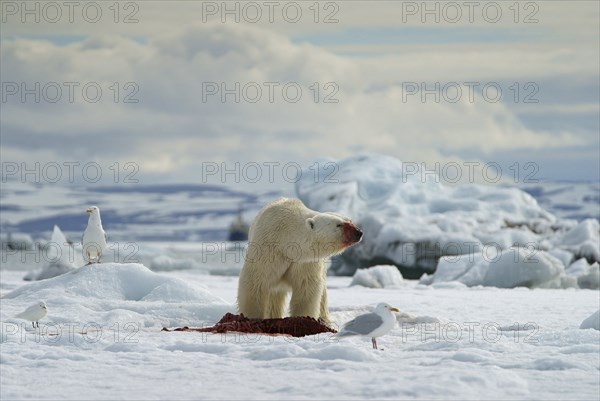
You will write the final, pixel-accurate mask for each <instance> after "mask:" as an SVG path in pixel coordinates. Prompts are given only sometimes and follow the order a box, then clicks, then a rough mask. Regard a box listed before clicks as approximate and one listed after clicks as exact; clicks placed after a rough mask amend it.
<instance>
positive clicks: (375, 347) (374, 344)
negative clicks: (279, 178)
mask: <svg viewBox="0 0 600 401" xmlns="http://www.w3.org/2000/svg"><path fill="white" fill-rule="evenodd" d="M371 342H372V343H373V349H377V341H376V340H375V337H371Z"/></svg>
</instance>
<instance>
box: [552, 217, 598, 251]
mask: <svg viewBox="0 0 600 401" xmlns="http://www.w3.org/2000/svg"><path fill="white" fill-rule="evenodd" d="M554 242H555V244H557V245H560V246H561V247H564V249H566V250H568V251H571V252H573V253H575V254H576V255H578V256H580V257H585V258H587V259H590V260H596V261H598V260H600V247H599V246H598V244H599V243H600V223H599V222H598V220H594V219H586V220H584V221H582V222H580V223H579V224H577V225H576V226H575V227H573V228H572V229H570V230H569V231H568V232H567V233H565V234H564V235H562V236H559V237H558V238H555V239H554Z"/></svg>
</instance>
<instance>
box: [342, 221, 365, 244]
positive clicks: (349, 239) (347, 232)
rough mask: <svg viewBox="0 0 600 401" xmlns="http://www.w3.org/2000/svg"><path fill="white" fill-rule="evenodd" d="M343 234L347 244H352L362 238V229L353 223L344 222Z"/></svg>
mask: <svg viewBox="0 0 600 401" xmlns="http://www.w3.org/2000/svg"><path fill="white" fill-rule="evenodd" d="M342 235H343V237H344V243H345V245H346V246H350V245H352V244H355V243H357V242H359V241H360V240H361V238H362V235H363V233H362V231H360V229H359V228H358V227H356V226H355V225H354V224H352V223H344V225H343V227H342Z"/></svg>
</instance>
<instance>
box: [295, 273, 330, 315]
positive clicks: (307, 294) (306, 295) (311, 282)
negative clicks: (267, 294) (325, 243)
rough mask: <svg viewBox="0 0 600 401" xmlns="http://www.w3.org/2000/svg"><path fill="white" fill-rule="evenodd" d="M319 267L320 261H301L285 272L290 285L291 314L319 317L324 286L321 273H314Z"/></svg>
mask: <svg viewBox="0 0 600 401" xmlns="http://www.w3.org/2000/svg"><path fill="white" fill-rule="evenodd" d="M320 268H321V264H320V263H316V262H315V263H303V264H299V265H296V266H294V268H293V269H290V271H288V273H287V274H286V282H288V283H290V285H291V286H292V299H291V301H290V315H291V316H310V317H312V318H315V319H318V318H319V316H320V307H321V299H322V297H323V289H324V287H325V282H324V281H323V278H322V275H321V274H320V273H318V274H315V270H317V269H318V270H320Z"/></svg>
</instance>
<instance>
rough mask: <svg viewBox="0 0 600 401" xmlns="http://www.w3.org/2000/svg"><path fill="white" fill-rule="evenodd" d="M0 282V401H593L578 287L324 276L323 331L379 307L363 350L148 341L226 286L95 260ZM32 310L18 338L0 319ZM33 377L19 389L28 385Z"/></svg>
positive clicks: (330, 339)
mask: <svg viewBox="0 0 600 401" xmlns="http://www.w3.org/2000/svg"><path fill="white" fill-rule="evenodd" d="M22 276H23V272H22V271H10V270H3V271H2V272H1V276H0V277H1V279H0V289H1V291H2V296H3V298H2V299H1V309H0V320H1V328H2V333H1V340H0V341H1V342H0V345H1V347H0V362H1V364H0V398H2V399H140V398H143V399H199V398H203V399H281V398H285V399H323V398H327V399H432V398H436V399H481V398H486V399H488V398H489V399H509V398H510V399H565V400H566V399H573V398H577V399H590V400H596V399H598V395H599V394H598V392H599V388H600V378H599V376H598V369H599V368H600V361H599V359H598V353H599V352H600V345H599V344H600V342H599V340H600V333H599V332H598V331H597V330H581V329H580V328H579V326H580V324H581V322H582V321H583V320H584V319H586V318H587V317H588V316H590V314H592V313H593V312H594V311H596V310H598V307H599V305H598V292H597V291H594V290H585V289H571V290H562V289H561V290H559V289H526V288H520V289H499V288H494V287H479V286H475V287H466V286H464V285H462V284H461V286H460V287H457V286H456V285H447V284H450V283H439V284H444V285H445V286H444V285H437V284H434V285H429V286H426V285H422V284H419V283H418V282H416V281H411V280H403V281H402V284H401V286H400V287H399V288H398V287H396V288H366V287H362V286H349V284H350V282H351V280H352V279H351V278H350V277H335V276H334V277H328V278H327V280H328V291H329V302H330V309H331V312H332V318H333V320H334V322H335V324H336V325H338V327H340V326H341V324H343V323H344V322H347V321H349V320H351V319H353V318H354V317H356V316H358V315H359V314H362V313H365V312H369V311H372V310H373V307H374V306H375V305H376V304H377V303H379V302H381V301H384V302H387V303H389V304H391V305H393V306H396V307H398V308H399V309H400V310H401V311H402V312H401V313H399V314H398V316H397V321H398V325H397V326H396V327H395V328H394V329H392V331H391V332H390V333H388V334H387V335H386V336H384V337H381V338H380V339H379V340H378V345H379V347H381V348H384V349H385V351H379V350H373V349H372V348H371V343H370V339H368V338H362V337H352V338H341V339H337V338H335V336H332V335H330V334H327V335H317V336H310V337H305V338H289V337H278V336H275V337H273V336H261V335H256V334H252V335H250V334H240V333H231V334H228V335H221V334H208V333H184V332H161V331H160V330H161V328H162V327H163V326H168V327H179V326H184V325H188V326H191V327H201V326H206V325H212V324H214V323H215V322H216V321H217V320H218V319H219V318H220V317H221V316H222V315H223V314H224V313H226V312H233V311H235V298H236V289H237V277H235V276H217V275H209V274H206V273H205V272H202V271H194V270H185V271H179V270H177V271H169V272H158V273H157V272H152V271H150V270H148V269H147V268H146V267H144V266H142V265H140V264H116V263H106V264H104V263H101V264H98V265H90V266H85V267H82V268H80V269H78V270H76V271H73V272H70V273H67V274H65V275H62V276H59V277H55V278H51V279H48V280H43V281H37V282H30V283H24V282H23V281H22V280H21V278H22ZM39 299H43V300H45V302H46V303H47V305H48V309H49V313H48V315H47V316H46V317H44V318H43V319H42V320H41V321H40V329H37V332H36V331H33V330H32V329H31V328H30V327H29V326H27V325H26V324H25V323H24V322H22V321H19V320H17V319H14V318H13V316H14V315H16V314H17V313H18V312H20V311H22V310H23V309H25V308H26V307H27V306H29V305H30V304H31V303H33V302H36V301H38V300H39ZM34 376H35V377H38V378H43V380H39V379H38V380H31V379H30V378H32V377H34Z"/></svg>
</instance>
